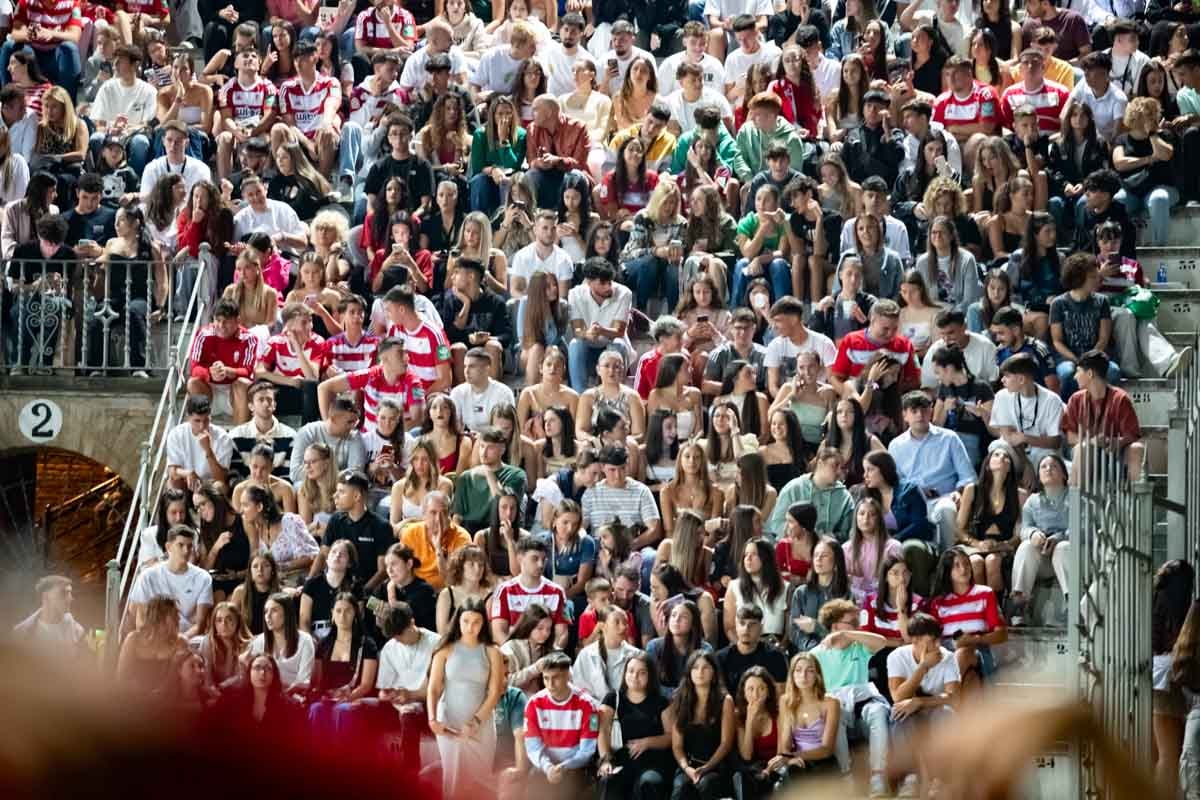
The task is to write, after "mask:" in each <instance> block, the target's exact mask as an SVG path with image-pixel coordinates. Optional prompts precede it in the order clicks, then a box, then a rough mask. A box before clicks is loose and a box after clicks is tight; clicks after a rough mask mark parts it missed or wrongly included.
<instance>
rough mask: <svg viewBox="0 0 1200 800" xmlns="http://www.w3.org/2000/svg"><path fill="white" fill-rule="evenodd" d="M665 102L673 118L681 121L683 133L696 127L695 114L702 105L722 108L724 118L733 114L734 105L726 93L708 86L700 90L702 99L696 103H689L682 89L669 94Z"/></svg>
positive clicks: (680, 125) (680, 126)
mask: <svg viewBox="0 0 1200 800" xmlns="http://www.w3.org/2000/svg"><path fill="white" fill-rule="evenodd" d="M664 102H666V104H667V108H669V109H671V119H673V120H675V121H676V122H678V123H679V128H680V130H681V131H682V132H683V133H687V132H688V131H690V130H692V129H693V128H695V127H696V117H695V116H694V115H695V112H696V109H697V108H699V107H700V106H716V107H717V108H719V109H721V117H722V118H724V117H732V116H733V106H731V105H729V101H728V100H726V99H725V95H724V94H723V93H722V92H720V91H714V90H713V89H710V88H708V87H707V86H705V87H704V88H703V89H701V90H700V99H698V100H697V101H696V102H694V103H689V102H688V101H687V100H686V99H684V96H683V90H682V89H680V90H678V91H676V92H674V93H672V94H671V95H669V96H668V97H667V98H666V100H665V101H664Z"/></svg>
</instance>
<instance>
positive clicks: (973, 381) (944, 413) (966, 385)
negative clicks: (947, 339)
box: [929, 345, 995, 469]
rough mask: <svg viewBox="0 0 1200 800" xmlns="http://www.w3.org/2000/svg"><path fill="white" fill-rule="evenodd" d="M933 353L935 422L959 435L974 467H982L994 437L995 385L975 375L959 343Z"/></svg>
mask: <svg viewBox="0 0 1200 800" xmlns="http://www.w3.org/2000/svg"><path fill="white" fill-rule="evenodd" d="M932 352H933V355H932V356H931V357H930V359H929V361H931V362H932V364H933V369H934V372H935V373H936V374H937V384H936V386H935V387H934V390H935V398H936V399H935V401H934V405H933V424H935V425H937V426H939V427H942V428H945V429H947V430H951V431H954V432H955V433H956V434H958V438H959V439H960V440H961V441H962V443H963V446H964V447H966V449H967V458H969V459H970V461H971V465H972V467H974V468H975V469H978V467H979V463H980V461H982V459H983V451H984V448H985V447H986V443H987V441H988V439H989V438H990V436H991V434H990V433H989V422H990V417H991V413H992V399H993V397H994V394H993V392H992V387H991V384H990V383H989V382H987V381H981V380H979V379H978V378H976V377H975V374H974V373H973V372H972V371H971V368H970V367H969V366H968V365H967V362H966V357H965V356H964V355H963V352H962V350H960V349H958V347H957V346H956V345H946V346H944V347H939V348H938V349H937V350H935V351H932ZM992 363H995V358H994V357H993V360H992Z"/></svg>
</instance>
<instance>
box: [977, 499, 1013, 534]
mask: <svg viewBox="0 0 1200 800" xmlns="http://www.w3.org/2000/svg"><path fill="white" fill-rule="evenodd" d="M1018 505H1019V503H1018ZM1020 514H1021V509H1020V508H1009V505H1008V503H1007V502H1005V504H1004V508H1002V509H1000V510H999V511H993V510H992V503H991V499H990V498H989V499H988V502H987V503H985V504H984V508H983V512H982V513H980V515H979V518H978V519H977V520H976V521H975V538H976V539H993V540H996V541H1006V540H1008V539H1011V538H1012V537H1013V536H1014V535H1015V532H1016V524H1017V518H1018V517H1019V516H1020ZM993 524H994V525H995V526H996V527H997V528H999V529H1000V530H1001V531H1005V532H1006V533H1004V534H1002V535H1000V536H996V535H995V534H988V533H986V531H987V529H988V528H990V527H991V526H992V525H993Z"/></svg>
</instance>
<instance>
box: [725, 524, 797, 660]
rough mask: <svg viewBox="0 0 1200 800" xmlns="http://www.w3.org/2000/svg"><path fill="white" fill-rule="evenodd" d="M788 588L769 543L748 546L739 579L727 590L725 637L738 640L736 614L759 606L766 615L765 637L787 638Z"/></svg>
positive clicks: (764, 622) (740, 568) (773, 639)
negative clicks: (745, 607)
mask: <svg viewBox="0 0 1200 800" xmlns="http://www.w3.org/2000/svg"><path fill="white" fill-rule="evenodd" d="M787 589H788V586H787V584H786V583H785V582H784V580H783V578H782V577H781V576H780V574H779V567H778V566H776V564H775V550H774V549H773V548H772V546H771V544H770V542H768V541H767V540H766V539H762V538H758V539H752V540H751V541H749V542H747V543H746V546H745V549H744V550H743V551H742V558H741V562H740V564H739V566H738V576H737V577H736V578H734V579H733V580H732V581H730V582H729V588H728V589H726V590H725V610H724V616H725V635H726V636H727V637H729V639H730V641H733V640H734V639H735V638H736V637H737V625H736V620H737V610H738V607H739V606H741V605H743V604H745V605H752V606H757V607H758V608H761V609H762V612H763V623H762V624H763V635H764V636H766V637H768V638H769V639H770V640H772V641H775V642H778V641H781V640H782V639H783V637H784V636H786V635H787V628H788V592H787Z"/></svg>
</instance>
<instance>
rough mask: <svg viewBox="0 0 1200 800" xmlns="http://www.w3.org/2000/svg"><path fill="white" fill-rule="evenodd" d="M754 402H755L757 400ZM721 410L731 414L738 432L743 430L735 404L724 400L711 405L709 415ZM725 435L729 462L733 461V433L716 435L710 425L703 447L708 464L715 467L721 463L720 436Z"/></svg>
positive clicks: (713, 427) (722, 450) (722, 448)
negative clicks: (727, 439)
mask: <svg viewBox="0 0 1200 800" xmlns="http://www.w3.org/2000/svg"><path fill="white" fill-rule="evenodd" d="M755 402H757V400H756V401H755ZM721 408H724V409H728V410H729V413H731V414H733V418H734V419H735V420H737V423H738V430H742V429H743V428H742V415H741V413H740V412H739V411H738V407H737V403H735V402H733V401H732V400H724V401H721V402H719V403H713V407H712V412H711V413H712V414H716V412H717V409H721ZM725 435H727V436H729V453H730V460H733V459H732V456H733V432H732V431H730V432H729V433H728V434H720V433H717V429H716V426H712V425H710V429H709V432H708V441H707V442H706V447H705V450H706V451H707V452H705V454H704V455H706V456H708V463H709V464H712V465H714V466H715V465H717V464H720V463H721V455H722V453H724V451H725V447H724V444H723V443H722V441H721V439H722V436H725Z"/></svg>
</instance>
